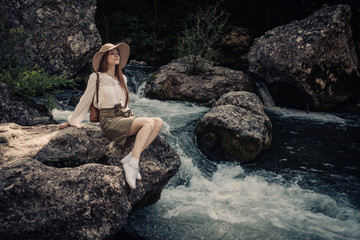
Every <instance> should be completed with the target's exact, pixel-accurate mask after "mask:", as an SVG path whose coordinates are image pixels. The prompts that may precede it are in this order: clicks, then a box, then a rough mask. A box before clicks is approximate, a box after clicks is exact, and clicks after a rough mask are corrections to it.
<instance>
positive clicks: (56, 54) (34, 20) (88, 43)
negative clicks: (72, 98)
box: [0, 0, 101, 75]
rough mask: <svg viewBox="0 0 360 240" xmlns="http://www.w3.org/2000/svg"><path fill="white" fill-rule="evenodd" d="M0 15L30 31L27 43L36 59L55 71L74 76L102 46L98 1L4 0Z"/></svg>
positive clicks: (28, 48)
mask: <svg viewBox="0 0 360 240" xmlns="http://www.w3.org/2000/svg"><path fill="white" fill-rule="evenodd" d="M0 4H1V8H0V15H1V18H2V19H3V20H7V21H8V22H10V23H11V24H12V25H13V26H14V27H22V28H23V29H24V30H25V31H26V32H28V33H30V34H31V36H30V38H28V39H27V41H26V42H25V43H24V44H25V46H26V50H28V51H29V53H30V56H31V58H32V60H33V62H35V63H37V64H38V65H40V66H41V67H44V68H45V69H46V70H47V71H49V72H51V73H62V72H63V71H64V70H65V71H67V72H68V73H69V75H74V74H75V73H77V72H78V71H79V69H81V68H82V67H83V66H84V65H85V64H86V63H88V62H89V60H90V59H91V57H92V56H93V54H94V52H95V51H96V50H97V49H98V48H99V47H100V45H101V38H100V35H99V33H98V31H97V29H96V25H95V10H96V0H81V1H72V0H62V1H46V0H27V1H17V0H0Z"/></svg>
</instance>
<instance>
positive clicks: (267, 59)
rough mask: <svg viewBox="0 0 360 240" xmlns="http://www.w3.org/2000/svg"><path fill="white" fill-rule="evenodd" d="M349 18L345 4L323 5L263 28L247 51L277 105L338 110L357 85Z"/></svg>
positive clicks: (359, 80)
mask: <svg viewBox="0 0 360 240" xmlns="http://www.w3.org/2000/svg"><path fill="white" fill-rule="evenodd" d="M350 19H351V11H350V7H349V6H347V5H337V6H333V7H329V6H325V7H324V8H322V9H320V10H318V11H316V12H315V13H314V14H313V15H311V16H309V17H307V18H305V19H303V20H301V21H294V22H291V23H289V24H287V25H284V26H280V27H277V28H274V29H273V30H270V31H268V32H266V33H265V35H264V36H262V37H261V38H258V39H256V40H255V42H254V45H253V46H252V47H251V48H250V50H249V53H248V61H249V71H250V72H251V73H252V74H254V76H256V77H257V78H260V79H262V80H264V81H265V83H266V85H267V86H268V88H269V90H270V92H271V94H272V96H273V98H274V100H275V102H276V103H277V104H278V105H283V106H288V107H294V108H299V109H307V108H308V109H309V110H329V109H334V108H336V106H337V105H339V104H340V103H342V102H344V101H346V100H347V99H348V98H349V97H351V95H352V94H353V93H355V91H356V90H357V89H359V87H360V74H359V61H358V58H357V55H356V52H355V45H354V42H353V38H352V32H351V27H350Z"/></svg>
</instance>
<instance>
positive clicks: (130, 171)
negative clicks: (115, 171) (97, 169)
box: [123, 163, 139, 189]
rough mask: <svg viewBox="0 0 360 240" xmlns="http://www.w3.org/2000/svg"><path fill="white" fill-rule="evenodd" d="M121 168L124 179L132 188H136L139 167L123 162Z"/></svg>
mask: <svg viewBox="0 0 360 240" xmlns="http://www.w3.org/2000/svg"><path fill="white" fill-rule="evenodd" d="M123 168H124V171H125V179H126V182H127V183H128V184H129V186H130V187H131V188H132V189H135V188H136V176H137V174H138V171H139V169H138V168H137V167H133V166H131V165H130V164H129V163H125V164H123Z"/></svg>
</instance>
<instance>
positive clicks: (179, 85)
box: [144, 58, 253, 104]
mask: <svg viewBox="0 0 360 240" xmlns="http://www.w3.org/2000/svg"><path fill="white" fill-rule="evenodd" d="M185 59H186V58H179V59H175V60H173V61H171V62H170V63H169V64H167V65H164V66H162V67H161V68H159V70H158V71H157V72H156V73H155V74H154V76H153V78H152V81H150V82H148V83H147V84H146V86H145V89H144V93H145V96H146V97H149V98H156V99H161V100H180V101H189V102H196V103H202V104H206V103H209V104H210V103H212V102H213V101H216V100H217V99H219V98H220V96H221V95H223V94H225V93H227V92H231V91H240V90H244V91H253V85H252V81H251V79H250V78H249V77H247V76H246V75H245V74H244V73H243V72H242V71H235V70H231V69H229V68H224V67H209V68H208V69H207V71H206V72H205V73H204V74H201V75H188V74H187V71H186V70H187V64H186V63H185Z"/></svg>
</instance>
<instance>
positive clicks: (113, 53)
mask: <svg viewBox="0 0 360 240" xmlns="http://www.w3.org/2000/svg"><path fill="white" fill-rule="evenodd" d="M107 61H108V63H109V64H110V65H117V64H119V63H120V55H119V52H118V50H117V49H112V50H110V51H109V54H108V57H107Z"/></svg>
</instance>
